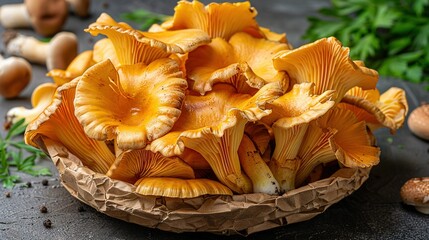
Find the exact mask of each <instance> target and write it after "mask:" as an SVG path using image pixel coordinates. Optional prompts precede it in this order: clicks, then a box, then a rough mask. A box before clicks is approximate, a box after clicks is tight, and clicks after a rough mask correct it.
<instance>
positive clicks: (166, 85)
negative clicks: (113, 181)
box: [75, 58, 187, 150]
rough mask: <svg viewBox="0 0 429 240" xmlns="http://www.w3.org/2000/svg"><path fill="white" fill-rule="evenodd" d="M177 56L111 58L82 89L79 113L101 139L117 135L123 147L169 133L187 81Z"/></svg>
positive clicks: (93, 72)
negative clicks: (133, 60) (141, 60)
mask: <svg viewBox="0 0 429 240" xmlns="http://www.w3.org/2000/svg"><path fill="white" fill-rule="evenodd" d="M181 76H182V72H181V71H180V70H179V65H178V64H177V62H176V61H174V60H172V59H168V58H164V59H159V60H156V61H154V62H152V63H150V64H149V65H148V66H144V65H143V64H134V65H123V66H121V67H119V68H118V70H116V69H115V67H114V66H113V65H112V63H111V62H110V60H105V61H103V62H100V63H97V64H95V65H94V66H92V67H91V68H89V69H88V70H87V71H86V72H85V73H84V74H83V75H82V78H81V80H80V81H79V83H78V85H77V88H76V99H75V108H76V117H77V118H78V119H79V122H80V123H81V124H82V126H83V127H84V129H85V133H86V134H87V135H88V136H89V137H91V138H94V139H96V140H100V141H104V140H111V139H115V140H116V144H117V146H118V148H119V149H122V150H128V149H138V148H143V147H145V146H146V145H147V144H148V142H150V141H153V140H155V139H157V138H159V137H161V136H163V135H164V134H166V133H167V132H168V131H169V130H170V129H171V128H172V127H173V125H174V123H175V121H176V120H177V118H178V117H179V116H180V113H181V107H182V101H183V99H184V98H185V90H186V87H187V83H186V80H184V79H182V78H180V77H181Z"/></svg>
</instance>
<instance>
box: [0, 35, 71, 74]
mask: <svg viewBox="0 0 429 240" xmlns="http://www.w3.org/2000/svg"><path fill="white" fill-rule="evenodd" d="M3 41H4V44H5V48H6V52H7V53H8V54H11V55H15V56H20V57H23V58H25V59H27V60H28V61H30V62H33V63H38V64H46V67H47V68H48V70H52V69H66V68H67V66H68V65H69V64H70V63H71V61H72V60H73V59H74V58H75V57H76V56H77V52H78V50H77V47H78V43H77V37H76V35H75V34H74V33H70V32H60V33H58V34H56V35H55V36H54V37H53V38H52V39H51V41H50V42H42V41H39V40H38V39H36V38H35V37H32V36H26V35H22V34H19V33H16V32H13V31H8V32H5V33H4V35H3Z"/></svg>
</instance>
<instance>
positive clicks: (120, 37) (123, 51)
mask: <svg viewBox="0 0 429 240" xmlns="http://www.w3.org/2000/svg"><path fill="white" fill-rule="evenodd" d="M85 31H86V32H89V33H91V34H92V35H94V36H97V35H98V34H103V35H106V36H107V37H108V38H109V39H110V40H111V42H112V43H113V47H114V48H115V50H116V56H117V58H118V60H119V63H120V64H122V65H131V64H135V63H144V64H149V63H151V62H152V61H154V60H156V59H160V58H166V57H168V56H169V55H170V54H172V53H181V54H183V53H187V52H189V51H192V50H194V49H195V48H197V47H198V46H200V45H203V44H206V43H209V42H210V38H209V36H208V35H207V34H206V33H205V32H203V31H201V30H199V29H185V30H177V31H169V32H156V33H153V32H142V31H138V30H135V29H133V28H132V27H131V26H129V25H128V24H126V23H123V22H116V21H115V20H114V19H113V18H111V17H110V16H109V15H107V14H105V13H103V14H101V15H100V17H99V18H98V19H97V21H96V22H95V23H92V24H91V25H89V27H88V28H87V29H85ZM103 60H105V59H103Z"/></svg>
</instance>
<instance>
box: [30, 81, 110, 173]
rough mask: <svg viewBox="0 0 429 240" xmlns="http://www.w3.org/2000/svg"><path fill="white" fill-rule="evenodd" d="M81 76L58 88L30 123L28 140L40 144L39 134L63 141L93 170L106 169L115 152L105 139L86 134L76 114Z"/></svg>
mask: <svg viewBox="0 0 429 240" xmlns="http://www.w3.org/2000/svg"><path fill="white" fill-rule="evenodd" d="M79 80H80V77H78V78H76V79H74V80H73V81H71V82H68V83H66V84H64V85H62V86H60V87H58V88H57V90H56V92H55V95H54V97H53V100H52V102H51V103H50V104H49V106H48V107H46V108H45V110H44V111H43V112H42V113H41V114H40V115H39V116H38V117H37V118H36V119H35V120H34V121H32V122H31V123H30V124H28V126H27V130H26V132H25V136H24V139H25V143H27V144H29V145H32V146H34V147H38V145H37V143H36V142H37V140H38V139H39V137H47V138H49V139H51V140H53V141H56V142H60V143H61V144H62V145H64V147H66V148H67V149H68V150H69V151H70V153H72V154H74V155H75V156H76V157H78V158H79V159H80V160H81V161H82V163H83V164H84V165H85V166H87V167H88V168H90V169H92V170H93V171H96V172H99V173H106V172H107V171H108V170H109V168H110V166H111V165H112V164H113V162H114V160H115V156H114V155H113V153H112V152H111V151H110V149H109V147H108V146H107V145H106V143H105V142H103V141H96V140H93V139H91V138H89V137H88V136H86V135H85V132H84V131H83V128H82V126H81V125H80V124H79V121H78V120H77V119H76V117H75V114H74V112H75V109H74V105H73V101H74V99H75V92H76V85H77V82H78V81H79Z"/></svg>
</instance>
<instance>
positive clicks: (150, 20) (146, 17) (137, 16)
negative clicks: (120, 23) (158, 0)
mask: <svg viewBox="0 0 429 240" xmlns="http://www.w3.org/2000/svg"><path fill="white" fill-rule="evenodd" d="M121 18H122V19H124V20H126V21H132V22H136V23H137V24H140V26H139V29H140V30H148V29H149V28H150V26H152V24H155V23H162V22H164V21H165V20H166V19H167V18H168V16H167V15H163V14H159V13H154V12H150V11H148V10H145V9H137V10H135V11H132V12H129V13H123V14H122V15H121Z"/></svg>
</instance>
